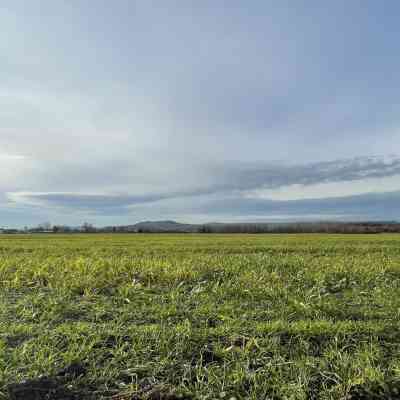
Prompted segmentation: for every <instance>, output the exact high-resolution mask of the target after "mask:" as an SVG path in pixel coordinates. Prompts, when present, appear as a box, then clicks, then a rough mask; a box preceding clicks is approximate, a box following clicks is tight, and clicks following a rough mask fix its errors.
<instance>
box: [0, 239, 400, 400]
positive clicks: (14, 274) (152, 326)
mask: <svg viewBox="0 0 400 400" xmlns="http://www.w3.org/2000/svg"><path fill="white" fill-rule="evenodd" d="M399 314H400V235H364V236H363V235H347V236H344V235H342V236H341V235H70V236H63V235H49V236H46V235H36V236H30V235H24V236H22V235H21V236H3V237H1V238H0V399H2V400H3V399H7V398H9V394H8V390H7V386H8V385H9V384H13V383H19V382H21V381H23V380H24V379H38V377H40V376H46V377H55V376H57V373H58V372H59V371H60V370H62V369H63V368H65V367H68V366H70V365H71V364H72V365H73V364H74V363H78V364H79V365H83V366H84V367H85V373H83V374H80V375H79V376H73V377H72V378H71V379H69V381H68V382H67V383H65V385H67V386H68V390H71V391H73V392H74V393H79V398H83V399H86V398H87V399H103V398H104V399H106V398H114V399H124V400H125V399H146V398H147V399H153V398H154V399H155V398H159V399H174V398H179V397H181V398H186V399H231V398H235V399H350V398H353V399H362V398H365V399H368V398H376V399H379V398H390V396H392V398H398V397H399V393H400V331H399V322H398V321H399ZM157 396H158V397H157Z"/></svg>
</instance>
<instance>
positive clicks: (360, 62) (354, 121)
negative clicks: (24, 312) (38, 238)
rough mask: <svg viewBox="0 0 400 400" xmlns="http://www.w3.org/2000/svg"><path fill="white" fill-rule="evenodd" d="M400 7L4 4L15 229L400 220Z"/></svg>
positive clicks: (1, 148)
mask: <svg viewBox="0 0 400 400" xmlns="http://www.w3.org/2000/svg"><path fill="white" fill-rule="evenodd" d="M399 15H400V3H399V2H398V1H395V0H386V1H384V2H379V1H375V0H337V1H327V0H326V1H321V0H318V1H317V0H307V1H305V0H297V1H293V0H290V1H289V0H274V1H272V0H269V1H268V0H263V1H261V0H249V1H243V0H242V1H237V0H230V1H225V0H224V1H223V0H220V1H219V0H213V1H211V0H210V1H209V0H204V1H201V2H200V1H190V0H186V1H178V0H167V1H165V0H163V1H161V0H137V1H135V0H115V1H112V2H110V1H105V0H97V1H96V2H83V1H80V0H70V1H62V0H58V1H53V0H38V1H36V2H30V1H20V0H12V1H10V0H4V1H2V2H1V4H0V26H1V27H2V35H1V38H0V168H1V174H0V226H10V227H22V226H24V225H35V224H39V223H42V222H45V221H50V222H52V223H54V224H69V225H80V224H81V223H83V222H84V221H88V222H90V223H93V224H96V225H99V226H102V225H113V224H130V223H135V222H137V221H142V220H160V219H162V220H164V219H174V220H177V221H181V222H201V223H202V222H214V221H219V222H227V221H272V222H276V221H298V220H301V221H303V220H395V219H398V220H400V207H399V206H398V204H400V112H399V111H400V92H399V91H398V88H399V87H400V74H399V73H398V71H399V70H400V52H399V51H398V43H399V40H400V24H399V23H398V17H399Z"/></svg>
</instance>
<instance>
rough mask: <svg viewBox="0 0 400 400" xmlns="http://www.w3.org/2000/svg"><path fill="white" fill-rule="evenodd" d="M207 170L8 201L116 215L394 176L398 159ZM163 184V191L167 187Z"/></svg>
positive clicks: (21, 196)
mask: <svg viewBox="0 0 400 400" xmlns="http://www.w3.org/2000/svg"><path fill="white" fill-rule="evenodd" d="M205 168H206V167H205ZM84 172H85V171H83V172H82V173H84ZM208 172H209V174H210V176H209V183H208V185H205V186H198V185H196V184H193V183H189V182H185V183H184V185H183V186H182V187H181V189H180V190H177V191H168V190H160V188H158V191H153V192H148V193H146V192H142V193H140V192H139V193H138V192H136V193H135V194H118V193H108V194H107V193H102V194H95V193H79V192H77V193H65V192H64V193H63V192H61V193H60V192H55V193H52V192H45V193H35V192H14V193H11V194H9V198H10V199H11V200H13V201H14V202H17V203H28V204H29V203H32V202H33V203H39V204H43V205H47V206H57V207H68V208H71V209H91V210H93V211H96V210H97V211H98V212H100V213H106V212H107V210H108V212H118V210H121V211H122V209H127V208H128V207H130V206H135V205H140V204H145V203H154V202H161V201H163V200H168V199H174V198H195V197H198V196H215V195H223V196H226V195H232V194H236V195H239V196H240V195H241V194H243V193H244V192H246V191H249V190H253V189H260V188H267V189H276V188H281V187H285V186H290V185H293V184H300V185H312V184H318V183H329V182H346V181H354V180H361V179H366V178H376V177H388V176H394V175H400V158H397V157H394V156H393V157H390V158H387V159H384V158H379V157H364V158H357V159H352V160H339V161H331V162H323V163H315V164H310V165H292V166H285V165H279V164H275V165H273V164H269V165H263V164H257V163H254V164H251V165H240V164H237V163H232V164H231V165H227V164H224V165H222V166H221V165H216V166H214V167H210V166H208ZM166 186H167V187H168V185H166ZM263 204H264V203H263Z"/></svg>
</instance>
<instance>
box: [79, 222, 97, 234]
mask: <svg viewBox="0 0 400 400" xmlns="http://www.w3.org/2000/svg"><path fill="white" fill-rule="evenodd" d="M94 231H95V228H94V226H93V225H92V224H89V222H84V223H83V225H82V232H85V233H89V232H94Z"/></svg>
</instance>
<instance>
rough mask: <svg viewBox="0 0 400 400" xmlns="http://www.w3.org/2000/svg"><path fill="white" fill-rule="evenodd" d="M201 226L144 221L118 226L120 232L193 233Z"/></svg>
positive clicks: (173, 222)
mask: <svg viewBox="0 0 400 400" xmlns="http://www.w3.org/2000/svg"><path fill="white" fill-rule="evenodd" d="M200 226H201V225H195V224H181V223H179V222H175V221H144V222H138V223H137V224H134V225H126V226H119V227H118V230H119V231H122V232H144V233H145V232H150V233H151V232H161V233H162V232H171V233H174V232H176V233H194V232H199V230H200Z"/></svg>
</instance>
